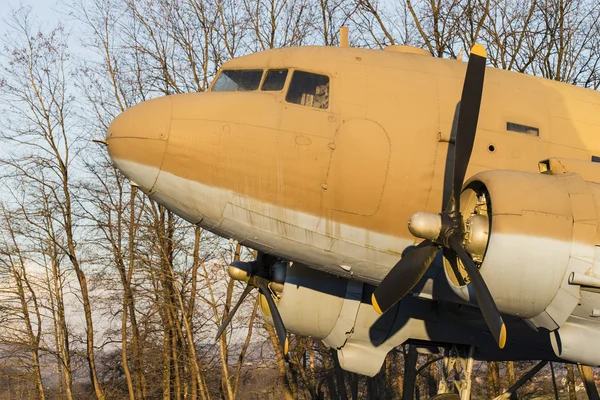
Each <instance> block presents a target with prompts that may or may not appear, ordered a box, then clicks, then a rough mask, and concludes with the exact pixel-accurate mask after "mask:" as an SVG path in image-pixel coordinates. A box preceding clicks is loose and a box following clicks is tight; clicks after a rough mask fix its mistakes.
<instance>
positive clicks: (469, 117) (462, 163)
mask: <svg viewBox="0 0 600 400" xmlns="http://www.w3.org/2000/svg"><path fill="white" fill-rule="evenodd" d="M485 62H486V52H485V49H484V48H483V46H481V45H478V44H476V45H475V46H473V48H472V49H471V55H470V57H469V64H468V66H467V73H466V76H465V82H464V85H463V91H462V95H461V99H460V109H459V115H458V124H457V129H456V142H455V146H454V168H453V177H452V196H451V198H450V202H449V204H448V207H446V210H445V211H442V212H441V213H439V214H429V213H416V214H414V215H413V216H412V217H411V218H410V221H409V230H410V232H411V233H412V234H413V235H414V236H416V237H419V238H422V239H425V240H424V241H423V242H421V243H420V244H419V245H418V246H417V247H415V248H414V249H413V250H411V251H410V252H408V253H407V254H406V255H405V256H403V257H402V259H400V261H398V263H397V264H396V265H395V266H394V267H393V268H392V269H391V270H390V272H389V273H388V274H387V275H386V277H385V278H384V279H383V280H382V281H381V283H380V284H379V286H378V287H377V289H376V290H375V292H374V293H373V296H372V299H371V300H372V303H373V308H375V310H376V311H377V312H378V313H380V314H382V313H384V312H385V311H387V310H389V309H390V308H391V307H392V306H394V304H396V303H397V302H398V301H400V300H401V299H402V298H403V297H404V296H405V295H406V294H407V293H408V292H409V291H410V290H411V289H412V288H413V287H414V286H415V285H416V284H417V282H419V280H421V278H422V277H423V275H424V274H425V272H426V271H427V269H428V268H429V266H430V265H431V263H432V262H433V259H434V258H435V255H436V253H437V252H438V250H439V249H440V248H442V249H444V256H445V257H446V258H450V257H454V258H456V257H457V258H458V259H460V260H461V261H462V263H463V265H464V267H465V270H466V272H467V275H468V276H469V279H470V284H471V286H472V288H473V290H474V292H475V297H476V299H477V303H478V305H479V308H480V309H481V312H482V314H483V318H484V319H485V322H486V323H487V326H488V328H489V329H490V331H491V332H492V335H493V336H494V339H495V340H496V343H498V346H499V347H500V348H503V347H504V345H505V344H506V327H505V325H504V321H503V320H502V317H501V316H500V312H499V311H498V307H497V306H496V303H495V302H494V298H493V297H492V295H491V293H490V291H489V289H488V287H487V285H486V284H485V281H484V280H483V277H482V276H481V274H480V273H479V269H478V268H477V266H476V265H475V263H474V262H473V260H472V259H471V257H470V256H469V254H468V253H467V251H466V250H465V248H464V241H465V240H464V239H465V232H464V226H465V220H464V218H463V216H462V214H461V212H460V194H461V190H462V185H463V182H464V179H465V174H466V172H467V167H468V165H469V159H470V158H471V152H472V150H473V144H474V142H475V134H476V131H477V121H478V119H479V108H480V105H481V95H482V91H483V80H484V76H485Z"/></svg>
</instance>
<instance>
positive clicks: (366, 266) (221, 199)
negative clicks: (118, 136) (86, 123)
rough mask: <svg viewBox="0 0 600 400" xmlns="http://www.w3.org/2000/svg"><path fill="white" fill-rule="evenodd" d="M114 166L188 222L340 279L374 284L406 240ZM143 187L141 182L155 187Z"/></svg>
mask: <svg viewBox="0 0 600 400" xmlns="http://www.w3.org/2000/svg"><path fill="white" fill-rule="evenodd" d="M114 162H115V164H116V165H117V166H118V167H119V169H121V170H122V171H124V172H125V173H126V175H128V176H131V177H144V178H143V179H140V178H138V179H137V180H136V182H137V183H138V184H140V186H142V189H143V190H144V191H145V192H146V193H147V194H148V195H149V196H150V197H151V198H152V199H154V200H156V201H157V202H159V203H160V204H162V205H163V206H165V207H166V208H167V209H169V210H171V211H173V212H174V213H175V214H177V215H179V216H181V217H182V218H184V219H186V220H187V221H189V222H191V223H193V224H198V225H199V226H201V227H203V228H205V229H207V230H209V231H211V232H214V233H216V234H218V235H220V236H223V237H225V238H228V239H233V240H236V241H238V242H240V243H241V244H243V245H247V246H249V247H251V248H254V249H257V250H261V251H265V252H269V253H273V254H276V255H278V256H280V257H282V258H285V259H287V260H290V261H296V262H302V263H305V264H307V265H310V266H312V267H314V268H317V269H321V270H324V271H326V272H329V273H333V274H336V275H340V276H345V277H351V276H352V277H354V278H357V279H361V280H365V281H367V282H371V283H378V282H379V281H380V280H381V279H382V278H383V277H384V276H385V275H386V273H387V272H388V271H389V269H390V268H391V267H392V266H393V265H394V264H395V263H396V262H398V260H399V258H400V254H401V253H402V252H403V251H404V249H406V247H408V246H411V245H414V244H415V242H414V241H413V240H407V239H403V238H398V237H394V236H389V235H383V234H380V233H376V232H372V231H369V230H366V229H363V228H360V227H356V226H350V225H346V224H341V223H338V222H334V221H331V220H327V219H325V218H321V217H317V216H314V215H310V214H306V213H303V212H299V211H297V210H292V209H287V208H283V207H278V206H275V205H272V204H268V203H264V202H262V201H260V200H257V199H254V198H251V197H246V196H242V195H239V194H237V193H235V192H232V191H230V190H226V189H223V188H219V187H213V186H207V185H204V184H202V183H199V182H196V181H193V180H189V179H185V178H182V177H179V176H177V175H174V174H171V173H169V172H165V171H159V170H158V168H154V167H149V166H146V165H142V164H138V163H134V162H131V161H127V160H122V159H116V160H114ZM157 175H158V178H157V179H156V181H155V183H154V185H153V187H152V189H151V190H150V191H149V189H150V185H147V186H146V187H144V185H141V182H142V181H144V182H150V181H154V179H153V178H152V177H156V176H157Z"/></svg>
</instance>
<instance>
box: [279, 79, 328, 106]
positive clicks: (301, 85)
mask: <svg viewBox="0 0 600 400" xmlns="http://www.w3.org/2000/svg"><path fill="white" fill-rule="evenodd" d="M285 100H286V101H287V102H289V103H294V104H301V105H303V106H308V107H314V108H322V109H325V108H327V107H329V77H328V76H325V75H317V74H312V73H310V72H304V71H294V74H293V75H292V82H291V83H290V88H289V89H288V92H287V95H286V96H285Z"/></svg>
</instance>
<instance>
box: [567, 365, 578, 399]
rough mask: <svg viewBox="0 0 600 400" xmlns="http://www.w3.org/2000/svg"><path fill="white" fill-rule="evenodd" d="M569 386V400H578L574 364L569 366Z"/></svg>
mask: <svg viewBox="0 0 600 400" xmlns="http://www.w3.org/2000/svg"><path fill="white" fill-rule="evenodd" d="M567 384H568V385H569V400H577V393H576V392H575V374H574V373H573V364H567Z"/></svg>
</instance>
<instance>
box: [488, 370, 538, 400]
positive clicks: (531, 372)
mask: <svg viewBox="0 0 600 400" xmlns="http://www.w3.org/2000/svg"><path fill="white" fill-rule="evenodd" d="M547 363H548V361H540V362H539V363H538V364H537V365H536V366H535V367H533V368H531V369H530V370H529V372H527V373H526V374H525V375H523V376H522V377H521V378H520V379H519V380H518V381H517V382H516V383H515V384H514V385H512V386H511V387H510V388H509V389H508V390H507V391H506V392H504V393H502V394H501V395H500V396H498V397H496V398H495V399H494V400H508V399H510V397H511V396H512V395H513V394H515V393H516V392H517V389H519V388H520V387H521V386H523V385H524V384H525V383H526V382H527V381H528V380H530V379H531V378H533V376H534V375H535V374H537V373H538V372H539V370H540V369H542V368H544V367H545V366H546V364H547Z"/></svg>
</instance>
